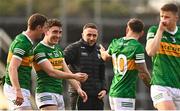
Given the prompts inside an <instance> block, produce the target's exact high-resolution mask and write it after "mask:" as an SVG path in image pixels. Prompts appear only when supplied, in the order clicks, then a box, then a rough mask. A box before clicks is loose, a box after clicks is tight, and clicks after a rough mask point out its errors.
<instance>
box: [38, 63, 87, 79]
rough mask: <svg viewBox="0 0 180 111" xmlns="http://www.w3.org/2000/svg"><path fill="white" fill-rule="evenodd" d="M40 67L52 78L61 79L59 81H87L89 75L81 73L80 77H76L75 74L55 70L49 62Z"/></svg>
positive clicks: (41, 64)
mask: <svg viewBox="0 0 180 111" xmlns="http://www.w3.org/2000/svg"><path fill="white" fill-rule="evenodd" d="M39 65H40V67H41V68H42V69H43V70H44V71H45V72H46V73H47V74H48V75H49V76H52V77H55V78H59V79H76V80H86V79H87V74H85V73H80V74H79V75H75V74H73V73H69V72H65V71H60V70H57V69H54V68H53V66H52V64H51V63H50V61H48V60H45V61H43V62H42V63H40V64H39ZM77 76H78V77H77ZM84 78H85V79H84Z"/></svg>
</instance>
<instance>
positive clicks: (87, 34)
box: [82, 28, 98, 46]
mask: <svg viewBox="0 0 180 111" xmlns="http://www.w3.org/2000/svg"><path fill="white" fill-rule="evenodd" d="M82 37H83V40H84V41H86V42H87V44H88V45H90V46H93V45H94V44H95V43H96V41H97V37H98V31H97V29H93V28H86V29H85V30H84V31H83V33H82Z"/></svg>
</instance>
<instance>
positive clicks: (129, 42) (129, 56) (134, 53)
mask: <svg viewBox="0 0 180 111" xmlns="http://www.w3.org/2000/svg"><path fill="white" fill-rule="evenodd" d="M108 53H109V54H110V55H111V56H112V63H113V70H114V78H113V80H112V83H111V87H110V92H109V95H110V96H112V97H120V98H135V92H136V81H137V78H138V70H137V69H136V64H138V63H144V62H145V59H144V48H143V46H142V45H141V44H140V43H139V42H138V41H137V40H135V39H126V37H123V38H120V39H114V40H113V41H112V42H111V44H110V46H109V47H108Z"/></svg>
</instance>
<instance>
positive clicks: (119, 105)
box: [109, 97, 135, 110]
mask: <svg viewBox="0 0 180 111" xmlns="http://www.w3.org/2000/svg"><path fill="white" fill-rule="evenodd" d="M109 98H110V106H111V108H112V110H134V109H135V99H131V98H117V97H109Z"/></svg>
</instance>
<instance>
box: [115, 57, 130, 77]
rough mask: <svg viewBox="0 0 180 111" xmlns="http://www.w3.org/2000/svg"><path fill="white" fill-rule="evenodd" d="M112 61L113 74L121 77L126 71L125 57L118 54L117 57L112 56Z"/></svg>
mask: <svg viewBox="0 0 180 111" xmlns="http://www.w3.org/2000/svg"><path fill="white" fill-rule="evenodd" d="M112 61H113V67H114V70H115V74H117V73H118V74H120V75H122V76H123V75H124V74H125V73H126V71H127V57H126V56H125V55H123V54H120V55H118V57H116V54H113V55H112Z"/></svg>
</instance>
